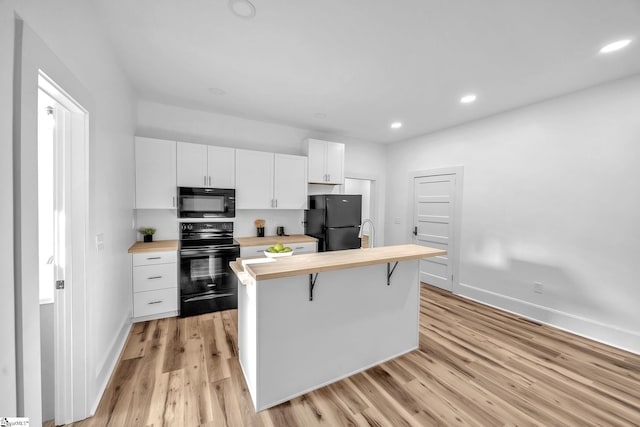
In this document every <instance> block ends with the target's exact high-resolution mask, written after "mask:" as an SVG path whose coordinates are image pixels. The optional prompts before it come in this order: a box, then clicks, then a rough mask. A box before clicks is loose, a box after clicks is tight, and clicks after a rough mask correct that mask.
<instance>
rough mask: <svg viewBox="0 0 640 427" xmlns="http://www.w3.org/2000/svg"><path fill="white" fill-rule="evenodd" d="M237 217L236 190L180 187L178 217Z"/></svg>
mask: <svg viewBox="0 0 640 427" xmlns="http://www.w3.org/2000/svg"><path fill="white" fill-rule="evenodd" d="M235 216H236V190H234V189H230V188H198V187H178V217H180V218H234V217H235Z"/></svg>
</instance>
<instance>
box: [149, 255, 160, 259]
mask: <svg viewBox="0 0 640 427" xmlns="http://www.w3.org/2000/svg"><path fill="white" fill-rule="evenodd" d="M147 259H162V257H161V256H152V257H149V258H147Z"/></svg>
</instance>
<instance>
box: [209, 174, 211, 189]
mask: <svg viewBox="0 0 640 427" xmlns="http://www.w3.org/2000/svg"><path fill="white" fill-rule="evenodd" d="M209 187H211V176H209Z"/></svg>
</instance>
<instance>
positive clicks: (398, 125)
mask: <svg viewBox="0 0 640 427" xmlns="http://www.w3.org/2000/svg"><path fill="white" fill-rule="evenodd" d="M401 127H402V123H401V122H393V123H391V129H400V128H401Z"/></svg>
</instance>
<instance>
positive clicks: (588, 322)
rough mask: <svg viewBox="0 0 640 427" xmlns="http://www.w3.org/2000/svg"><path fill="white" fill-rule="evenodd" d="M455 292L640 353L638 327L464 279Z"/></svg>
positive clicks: (555, 326) (464, 296)
mask: <svg viewBox="0 0 640 427" xmlns="http://www.w3.org/2000/svg"><path fill="white" fill-rule="evenodd" d="M455 293H456V294H457V295H459V296H461V297H463V298H468V299H471V300H474V301H477V302H480V303H482V304H486V305H489V306H491V307H495V308H497V309H500V310H504V311H507V312H510V313H513V314H516V315H518V316H521V317H524V318H527V319H530V320H533V321H536V322H538V323H542V324H545V325H549V326H553V327H554V328H558V329H561V330H563V331H566V332H570V333H572V334H575V335H579V336H581V337H584V338H588V339H591V340H594V341H598V342H601V343H603V344H607V345H610V346H612V347H617V348H619V349H622V350H625V351H629V352H632V353H635V354H640V333H639V332H637V331H630V330H627V329H623V328H620V327H617V326H613V325H608V324H605V323H601V322H598V321H596V320H592V319H588V318H585V317H582V316H577V315H574V314H571V313H566V312H564V311H560V310H556V309H553V308H549V307H544V306H541V305H538V304H534V303H531V302H528V301H524V300H520V299H517V298H513V297H509V296H506V295H502V294H498V293H495V292H491V291H488V290H486V289H480V288H477V287H475V286H471V285H467V284H464V283H460V284H459V285H458V286H457V289H456V292H455Z"/></svg>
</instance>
